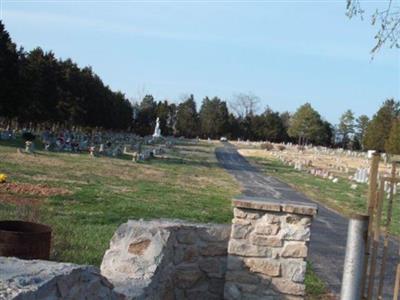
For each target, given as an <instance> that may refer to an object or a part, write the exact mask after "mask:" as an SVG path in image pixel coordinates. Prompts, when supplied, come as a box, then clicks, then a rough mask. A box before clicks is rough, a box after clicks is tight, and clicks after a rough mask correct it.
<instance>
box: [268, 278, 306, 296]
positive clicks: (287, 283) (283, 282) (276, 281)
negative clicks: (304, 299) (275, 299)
mask: <svg viewBox="0 0 400 300" xmlns="http://www.w3.org/2000/svg"><path fill="white" fill-rule="evenodd" d="M271 286H272V288H273V289H275V290H276V291H278V292H280V293H283V294H289V295H295V296H304V294H305V285H304V284H300V283H296V282H293V281H291V280H289V279H286V278H272V284H271Z"/></svg>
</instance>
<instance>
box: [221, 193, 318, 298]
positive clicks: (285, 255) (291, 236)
mask: <svg viewBox="0 0 400 300" xmlns="http://www.w3.org/2000/svg"><path fill="white" fill-rule="evenodd" d="M233 205H234V218H233V221H232V231H231V237H230V240H229V247H228V253H229V254H228V262H227V273H226V276H225V280H226V283H225V293H224V298H225V299H227V300H234V299H288V300H291V299H303V298H304V293H305V285H304V276H305V272H306V260H305V259H306V257H307V251H308V242H309V240H310V225H311V222H312V217H313V216H314V215H315V214H316V212H317V208H316V206H314V205H306V204H298V203H291V202H279V201H250V200H234V201H233Z"/></svg>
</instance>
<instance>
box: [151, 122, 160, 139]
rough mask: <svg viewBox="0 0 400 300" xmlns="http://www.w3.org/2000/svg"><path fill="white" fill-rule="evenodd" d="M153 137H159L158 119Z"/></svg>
mask: <svg viewBox="0 0 400 300" xmlns="http://www.w3.org/2000/svg"><path fill="white" fill-rule="evenodd" d="M153 137H154V138H159V137H161V129H160V118H157V120H156V128H155V129H154V133H153Z"/></svg>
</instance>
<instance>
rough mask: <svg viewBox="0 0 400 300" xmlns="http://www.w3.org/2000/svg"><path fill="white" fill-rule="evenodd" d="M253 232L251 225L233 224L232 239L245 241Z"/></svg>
mask: <svg viewBox="0 0 400 300" xmlns="http://www.w3.org/2000/svg"><path fill="white" fill-rule="evenodd" d="M251 230H252V226H251V225H241V224H232V232H231V237H232V238H234V239H245V238H246V237H247V235H248V234H249V233H250V232H251Z"/></svg>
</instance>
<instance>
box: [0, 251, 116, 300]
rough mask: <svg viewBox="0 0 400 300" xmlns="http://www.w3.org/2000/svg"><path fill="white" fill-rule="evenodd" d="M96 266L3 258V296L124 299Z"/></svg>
mask: <svg viewBox="0 0 400 300" xmlns="http://www.w3.org/2000/svg"><path fill="white" fill-rule="evenodd" d="M123 298H124V297H123V295H121V294H119V293H117V292H116V291H115V290H114V289H113V285H112V284H111V283H110V282H109V281H108V280H107V279H106V278H104V277H103V276H101V275H100V272H99V270H98V269H97V268H95V267H93V266H80V265H76V264H70V263H57V262H51V261H45V260H22V259H18V258H15V257H0V299H4V300H11V299H24V300H36V299H47V300H57V299H77V300H81V299H82V300H83V299H104V300H106V299H110V300H114V299H123Z"/></svg>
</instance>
